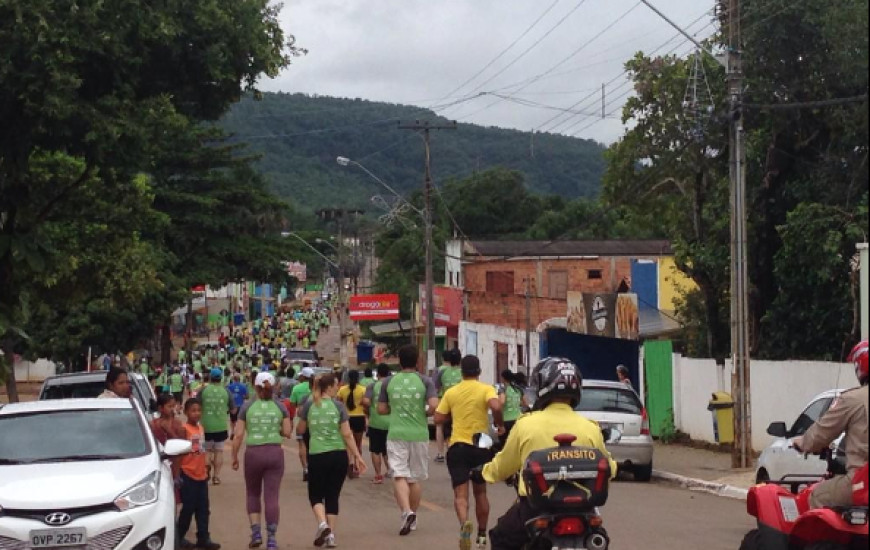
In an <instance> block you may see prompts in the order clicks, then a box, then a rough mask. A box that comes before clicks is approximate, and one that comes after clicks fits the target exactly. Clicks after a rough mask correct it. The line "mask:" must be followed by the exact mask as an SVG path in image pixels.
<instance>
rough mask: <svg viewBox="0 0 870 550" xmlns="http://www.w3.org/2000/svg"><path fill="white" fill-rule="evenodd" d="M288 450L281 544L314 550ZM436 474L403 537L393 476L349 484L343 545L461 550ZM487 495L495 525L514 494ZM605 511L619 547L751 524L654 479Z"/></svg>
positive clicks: (657, 549) (218, 495)
mask: <svg viewBox="0 0 870 550" xmlns="http://www.w3.org/2000/svg"><path fill="white" fill-rule="evenodd" d="M284 448H285V455H286V456H285V458H286V473H285V475H284V480H283V482H282V484H281V524H280V528H279V533H278V542H279V544H280V547H281V548H282V549H297V548H311V547H313V545H312V542H313V539H314V530H315V522H314V518H313V515H312V513H311V508H310V507H309V505H308V498H307V490H306V485H305V483H303V482H302V474H301V468H300V465H299V460H298V457H297V454H296V443H295V442H291V441H288V442H286V443H285V445H284ZM365 452H366V455H365V456H366V458H367V460H368V454H367V451H365ZM433 456H434V452H433ZM229 459H230V452H229V450H227V451H226V462H225V466H224V471H223V472H222V475H221V478H222V484H221V485H219V486H210V498H211V532H212V537H213V539H214V540H215V541H217V542H219V543H221V544H222V545H223V546H224V548H228V549H239V548H245V547H246V546H247V541H248V534H249V528H248V520H247V517H246V512H245V489H244V481H243V478H242V475H241V471H239V472H233V471H232V470H231V469H230V468H229V464H230V460H229ZM430 475H431V477H430V480H429V481H428V482H426V484H425V485H424V493H423V498H424V502H423V506H422V510H421V511H420V520H419V530H418V531H416V532H414V533H411V534H410V535H409V536H408V537H399V536H398V529H399V514H398V510H397V509H396V505H395V502H394V500H393V495H392V486H391V484H390V482H389V480H387V482H385V484H384V485H372V484H371V479H372V473H371V471H370V472H369V473H367V474H366V475H365V476H364V477H363V478H360V479H356V480H352V481H347V482H346V483H345V488H344V492H343V493H342V501H341V515H340V518H339V525H338V529H337V538H338V544H339V547H342V548H353V549H354V550H375V549H383V548H387V547H389V545H391V544H396V545H403V546H405V545H411V546H412V547H417V548H439V549H440V548H447V549H449V548H457V546H458V529H459V525H458V523H457V520H456V517H455V514H454V512H453V500H452V498H453V495H452V490H451V488H450V481H449V477H448V475H447V468H446V467H445V466H444V465H442V464H435V463H432V464H431V467H430ZM629 477H630V476H629ZM489 493H490V498H491V501H492V518H491V521H490V523H492V522H493V521H494V520H495V519H496V518H497V517H498V516H499V515H501V514H502V513H503V512H504V511H505V510H506V509H507V508H508V507H509V506H510V504H511V503H512V501H513V499H514V492H513V490H512V489H510V488H509V487H507V486H505V485H503V484H500V485H492V486H490V488H489ZM602 514H603V516H604V522H605V523H604V524H605V527H606V528H607V530H608V532H609V533H610V536H611V539H612V545H611V548H614V549H641V548H643V549H646V550H673V549H703V550H735V549H736V548H738V547H739V545H740V540H741V539H742V537H743V534H744V533H745V532H746V531H748V530H749V529H751V528H752V527H753V522H752V521H750V518H749V517H748V516H747V515H746V512H745V504H744V503H743V502H742V501H738V500H731V499H727V498H722V497H716V496H711V495H707V494H702V493H695V492H692V491H687V490H684V489H678V488H675V487H672V486H669V485H663V484H657V483H655V482H653V483H635V482H633V481H622V480H619V481H616V482H615V483H614V484H613V485H612V486H611V490H610V498H609V500H608V502H607V505H606V506H605V507H604V508H603V509H602ZM192 537H193V529H191V532H190V533H189V534H188V538H192Z"/></svg>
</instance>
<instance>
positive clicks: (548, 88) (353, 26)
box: [262, 0, 715, 143]
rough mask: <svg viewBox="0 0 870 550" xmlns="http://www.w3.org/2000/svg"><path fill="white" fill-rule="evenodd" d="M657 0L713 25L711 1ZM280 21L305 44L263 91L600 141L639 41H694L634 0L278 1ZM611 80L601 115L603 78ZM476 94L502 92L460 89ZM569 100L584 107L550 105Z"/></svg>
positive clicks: (613, 117) (614, 134) (611, 135)
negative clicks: (402, 107) (404, 107)
mask: <svg viewBox="0 0 870 550" xmlns="http://www.w3.org/2000/svg"><path fill="white" fill-rule="evenodd" d="M553 4H555V5H554V6H553ZM654 4H655V5H656V6H657V7H659V8H660V9H661V10H662V11H664V12H666V14H667V15H669V16H671V17H672V18H673V19H674V20H675V21H676V22H677V23H679V24H680V25H681V26H684V27H688V28H689V30H690V31H691V32H692V33H697V34H698V37H699V38H705V37H707V36H708V35H710V34H712V33H713V32H714V31H715V26H714V23H713V20H712V8H713V1H712V0H654ZM548 9H549V11H547V10H548ZM545 12H546V14H545ZM542 15H543V17H542ZM539 18H541V19H540V21H539V22H538V23H537V25H535V26H534V27H532V28H531V30H528V29H529V28H530V27H531V26H532V24H533V23H535V21H536V20H538V19H539ZM563 19H564V20H563ZM281 22H282V26H283V28H284V30H285V32H286V33H288V34H293V35H295V36H296V39H297V43H298V45H299V46H301V47H304V48H307V49H308V50H309V53H308V55H307V56H305V57H302V58H299V59H296V60H294V62H293V65H292V66H291V67H290V68H289V69H286V70H285V71H284V72H283V73H282V74H281V75H280V76H279V77H278V78H276V79H274V80H270V81H266V82H263V83H262V87H263V89H265V90H270V91H278V90H280V91H285V92H304V93H308V94H319V95H329V96H337V97H350V98H362V99H369V100H376V101H388V102H392V103H405V104H411V105H420V106H426V107H429V106H443V105H447V104H449V103H451V102H460V103H459V104H457V105H454V106H452V107H449V108H441V109H440V110H439V113H440V114H443V115H444V116H446V117H448V118H451V119H456V120H459V121H460V122H473V123H476V124H483V125H492V126H501V127H506V128H519V129H522V130H545V131H547V130H549V131H556V132H563V133H566V134H569V135H574V134H576V135H578V136H579V137H584V138H591V139H596V140H598V141H602V142H605V143H610V142H612V141H614V140H616V139H617V138H618V137H619V136H620V135H621V134H622V131H623V128H622V124H621V123H620V121H619V114H620V110H621V106H622V104H623V103H624V101H625V94H626V93H628V92H629V91H630V87H629V86H628V85H627V83H626V80H625V78H624V76H620V75H621V73H622V71H623V63H624V61H625V60H626V59H628V58H629V57H631V56H632V55H633V54H634V53H635V52H637V51H638V50H644V51H646V52H650V51H653V50H655V49H657V48H660V47H661V49H660V50H659V52H660V53H668V52H676V53H681V54H682V53H688V52H690V51H691V49H692V47H691V45H690V44H689V42H688V41H687V40H685V38H683V37H679V38H677V37H676V31H675V30H674V29H673V28H671V27H670V26H669V25H668V24H667V23H666V22H665V21H663V20H662V19H660V18H659V17H658V16H657V15H655V14H654V13H653V12H652V11H651V10H650V9H649V8H647V7H646V6H644V5H643V4H641V3H640V2H638V1H637V0H285V3H284V8H283V11H282V13H281ZM560 22H561V23H560ZM610 25H613V26H612V27H611V26H610ZM527 30H528V33H527V34H525V36H523V37H522V38H520V37H521V36H522V35H523V33H524V32H526V31H527ZM600 33H603V34H600ZM599 34H600V36H598V35H599ZM517 39H519V41H518V42H517V43H516V44H515V45H514V46H513V47H512V48H510V49H509V50H507V51H506V52H505V50H506V49H507V48H508V47H509V46H511V44H512V43H513V42H514V41H517ZM538 41H540V42H539V43H538V44H537V45H535V43H536V42H538ZM662 46H663V47H662ZM502 52H505V53H504V55H502V57H500V58H499V59H498V60H496V61H495V63H494V64H492V66H490V67H489V68H488V69H487V70H485V71H484V72H483V73H481V74H480V75H479V76H477V77H476V78H474V79H473V80H472V81H471V82H468V83H467V84H465V85H464V86H463V84H464V83H466V81H468V80H469V79H470V78H472V77H473V76H475V75H476V74H477V73H478V72H479V71H480V70H481V69H483V68H484V67H486V66H487V65H488V64H489V63H490V62H491V61H492V60H493V59H494V58H495V57H496V56H498V55H499V54H501V53H502ZM525 52H527V53H525ZM614 79H615V80H614ZM611 81H612V83H610V84H609V85H608V86H607V87H606V90H607V91H606V94H605V97H606V99H605V107H606V108H605V112H606V114H607V115H608V118H605V119H603V120H602V119H601V116H600V113H601V85H602V84H605V83H609V82H611ZM482 92H487V93H488V94H492V93H498V94H501V95H502V96H507V97H509V98H510V99H503V98H500V97H496V96H493V95H485V96H482V97H476V98H473V99H468V98H469V96H474V95H476V94H480V93H482ZM534 104H540V105H543V106H539V105H534ZM575 104H577V105H576V106H574V105H575ZM572 106H573V107H572ZM568 107H572V110H573V111H578V112H581V113H582V114H578V115H574V116H572V117H571V118H570V119H569V118H568V117H569V115H566V114H564V113H562V112H560V111H558V110H553V108H568ZM593 113H594V114H595V116H591V117H590V115H592V114H593ZM554 116H558V118H556V119H555V120H552V121H551V119H553V117H554ZM548 121H549V122H548Z"/></svg>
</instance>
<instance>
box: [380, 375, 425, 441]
mask: <svg viewBox="0 0 870 550" xmlns="http://www.w3.org/2000/svg"><path fill="white" fill-rule="evenodd" d="M433 397H438V391H437V390H436V389H435V384H434V383H433V382H432V380H431V379H430V378H429V377H427V376H423V375H421V374H419V373H417V372H405V371H403V372H400V373H398V374H394V375H393V376H391V377H389V378H387V379H386V380H385V381H384V385H383V386H381V393H380V396H379V398H378V402H379V403H387V404H388V405H389V406H390V430H389V433H388V434H387V439H393V440H398V441H413V442H419V441H429V424H428V421H427V416H426V405H427V402H428V400H429V399H431V398H433Z"/></svg>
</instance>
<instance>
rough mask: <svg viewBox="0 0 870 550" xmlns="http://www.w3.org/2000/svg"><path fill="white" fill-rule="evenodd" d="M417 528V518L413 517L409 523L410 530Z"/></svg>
mask: <svg viewBox="0 0 870 550" xmlns="http://www.w3.org/2000/svg"><path fill="white" fill-rule="evenodd" d="M416 530H417V518H414V521H413V523H411V531H416Z"/></svg>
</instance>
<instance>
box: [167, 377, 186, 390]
mask: <svg viewBox="0 0 870 550" xmlns="http://www.w3.org/2000/svg"><path fill="white" fill-rule="evenodd" d="M169 391H170V392H172V393H181V392H182V391H184V378H182V377H181V375H180V374H179V373H177V372H174V373H172V374H171V375H170V376H169Z"/></svg>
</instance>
